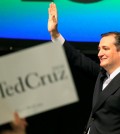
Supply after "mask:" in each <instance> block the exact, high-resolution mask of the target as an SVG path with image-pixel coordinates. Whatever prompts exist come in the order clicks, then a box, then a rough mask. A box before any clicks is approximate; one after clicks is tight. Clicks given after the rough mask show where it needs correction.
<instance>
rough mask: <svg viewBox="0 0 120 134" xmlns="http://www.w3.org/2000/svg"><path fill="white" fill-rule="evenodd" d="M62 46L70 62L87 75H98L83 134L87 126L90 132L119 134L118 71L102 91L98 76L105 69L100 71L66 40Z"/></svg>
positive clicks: (95, 64) (119, 101)
mask: <svg viewBox="0 0 120 134" xmlns="http://www.w3.org/2000/svg"><path fill="white" fill-rule="evenodd" d="M64 48H65V52H66V55H67V57H68V61H69V63H70V64H72V65H74V66H75V67H76V68H79V69H80V70H83V71H84V72H85V73H87V74H88V75H91V76H95V77H96V75H98V77H97V80H96V84H95V89H94V93H93V103H92V110H91V115H90V118H89V121H88V124H87V128H86V131H85V132H84V134H87V130H88V128H90V134H120V73H119V74H118V75H117V76H116V77H114V79H113V80H112V81H111V82H110V83H109V85H108V86H107V87H106V88H105V89H104V90H103V91H102V89H101V88H100V86H101V85H100V78H101V76H102V75H103V72H105V70H104V71H101V68H100V66H99V65H98V64H97V63H95V62H94V61H92V60H91V59H89V58H88V57H86V56H85V55H84V54H82V53H81V52H80V51H79V50H76V49H74V48H73V47H72V46H71V45H70V44H68V43H67V42H65V43H64ZM102 70H103V69H102Z"/></svg>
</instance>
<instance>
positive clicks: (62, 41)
mask: <svg viewBox="0 0 120 134" xmlns="http://www.w3.org/2000/svg"><path fill="white" fill-rule="evenodd" d="M52 42H53V43H54V44H56V45H61V46H62V45H63V44H64V42H65V39H64V37H63V36H62V35H61V34H60V36H59V37H58V38H56V39H52Z"/></svg>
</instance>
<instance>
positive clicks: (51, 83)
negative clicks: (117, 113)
mask: <svg viewBox="0 0 120 134" xmlns="http://www.w3.org/2000/svg"><path fill="white" fill-rule="evenodd" d="M77 101H78V96H77V92H76V89H75V86H74V82H73V79H72V76H71V72H70V70H69V66H68V63H67V60H66V56H65V54H64V50H63V47H62V46H58V45H56V44H53V43H52V42H48V43H45V44H43V45H37V46H34V47H31V48H27V49H24V50H21V51H18V52H15V53H11V54H8V55H5V56H2V57H0V124H5V123H8V122H10V121H11V120H13V113H14V112H15V111H17V112H18V113H19V115H20V116H21V117H28V116H31V115H35V114H37V113H41V112H44V111H48V110H51V109H54V108H57V107H61V106H65V105H67V104H71V103H74V102H77Z"/></svg>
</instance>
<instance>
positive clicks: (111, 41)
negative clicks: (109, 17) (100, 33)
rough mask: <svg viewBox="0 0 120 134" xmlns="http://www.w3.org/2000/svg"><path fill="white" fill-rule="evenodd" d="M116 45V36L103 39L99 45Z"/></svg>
mask: <svg viewBox="0 0 120 134" xmlns="http://www.w3.org/2000/svg"><path fill="white" fill-rule="evenodd" d="M114 43H115V36H113V35H109V36H105V37H102V38H101V40H100V43H99V45H109V44H114Z"/></svg>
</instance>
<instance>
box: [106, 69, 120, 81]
mask: <svg viewBox="0 0 120 134" xmlns="http://www.w3.org/2000/svg"><path fill="white" fill-rule="evenodd" d="M118 73H120V67H118V68H117V69H116V70H115V71H114V72H113V73H111V74H110V75H109V74H108V73H107V72H106V75H107V77H108V78H110V79H113V78H114V77H115V76H116V75H117V74H118Z"/></svg>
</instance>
